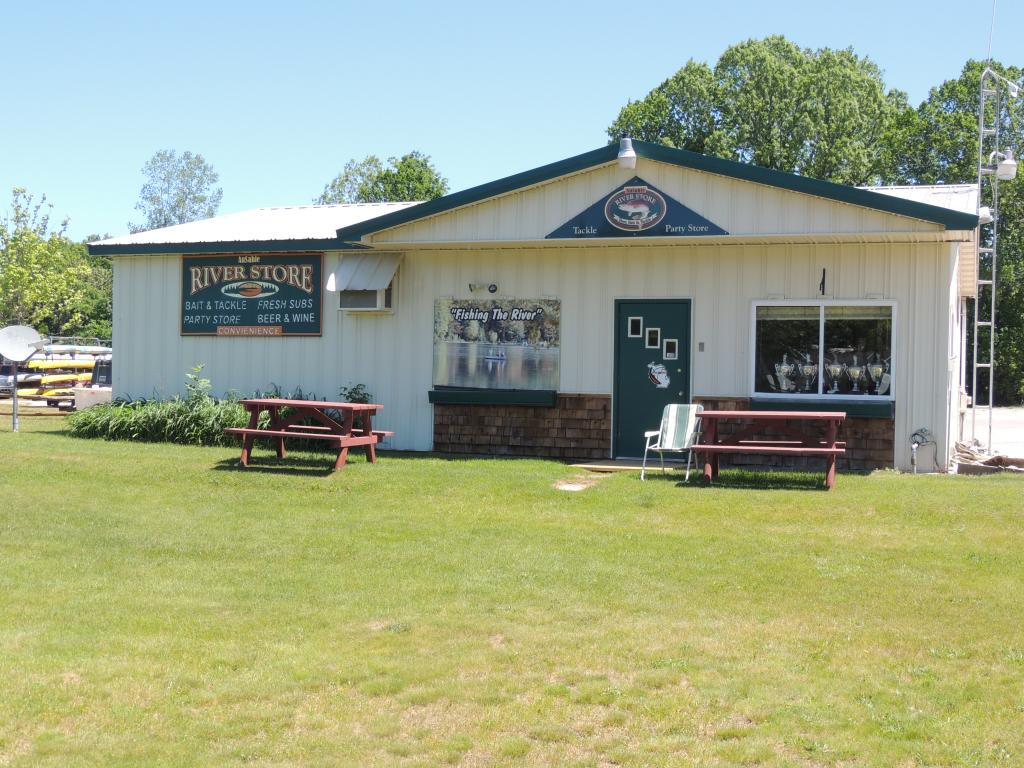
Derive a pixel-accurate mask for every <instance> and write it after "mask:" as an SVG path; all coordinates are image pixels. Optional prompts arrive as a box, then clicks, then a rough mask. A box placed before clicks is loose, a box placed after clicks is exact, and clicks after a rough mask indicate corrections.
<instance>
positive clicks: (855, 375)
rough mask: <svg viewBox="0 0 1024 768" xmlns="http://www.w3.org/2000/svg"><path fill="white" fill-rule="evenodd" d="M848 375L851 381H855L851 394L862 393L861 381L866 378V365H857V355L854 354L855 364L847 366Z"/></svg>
mask: <svg viewBox="0 0 1024 768" xmlns="http://www.w3.org/2000/svg"><path fill="white" fill-rule="evenodd" d="M846 375H847V376H849V377H850V381H852V382H853V389H851V390H850V393H851V394H858V395H859V394H860V382H861V379H863V378H864V366H863V365H857V356H856V355H854V356H853V365H848V366H846Z"/></svg>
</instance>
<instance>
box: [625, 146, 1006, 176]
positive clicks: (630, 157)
mask: <svg viewBox="0 0 1024 768" xmlns="http://www.w3.org/2000/svg"><path fill="white" fill-rule="evenodd" d="M619 168H627V169H628V168H636V152H634V151H633V140H632V139H626V138H623V139H619ZM1000 178H1002V177H1000Z"/></svg>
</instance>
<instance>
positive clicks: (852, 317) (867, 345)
mask: <svg viewBox="0 0 1024 768" xmlns="http://www.w3.org/2000/svg"><path fill="white" fill-rule="evenodd" d="M892 376H893V371H892V307H891V306H888V305H866V306H837V305H832V304H828V305H824V304H807V305H764V306H759V307H756V309H755V359H754V392H755V393H763V394H771V395H826V396H827V395H834V396H841V397H876V396H877V397H892Z"/></svg>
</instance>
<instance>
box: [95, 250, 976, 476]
mask: <svg viewBox="0 0 1024 768" xmlns="http://www.w3.org/2000/svg"><path fill="white" fill-rule="evenodd" d="M952 249H953V247H952V246H950V245H948V244H928V245H907V244H900V245H866V244H865V245H819V246H804V245H736V246H715V247H686V248H673V247H670V246H658V247H638V248H630V247H617V248H565V249H558V250H553V249H542V248H541V249H522V250H500V251H498V250H486V249H485V250H440V249H438V250H429V251H411V252H408V253H407V254H406V255H405V258H404V259H403V262H402V265H401V267H400V269H399V272H398V278H397V280H398V282H397V288H396V307H395V311H394V313H393V314H379V315H378V314H372V313H346V312H341V311H338V310H337V309H336V306H337V303H336V302H337V294H334V293H327V292H325V293H324V321H323V336H322V337H321V338H287V337H286V338H276V339H270V338H255V339H249V338H230V339H226V338H216V337H182V336H180V317H179V305H180V291H181V288H180V281H181V260H180V257H178V256H152V257H116V258H115V259H114V310H115V319H114V334H115V343H116V345H117V362H116V365H115V366H114V388H115V392H116V393H117V394H128V395H131V396H133V397H139V396H143V397H150V396H153V395H157V396H168V395H171V394H174V393H179V392H182V391H183V390H184V382H185V378H184V377H185V373H186V371H187V370H188V369H189V368H190V367H191V366H193V365H195V364H198V363H204V364H205V365H206V368H205V375H206V376H207V377H208V378H210V379H211V380H212V382H213V384H214V387H215V390H216V391H217V392H225V391H227V390H230V389H234V390H237V391H239V392H243V393H249V392H252V391H254V390H256V389H262V390H265V389H267V388H269V387H270V386H271V385H272V384H277V385H280V386H281V387H282V388H284V389H285V390H291V389H293V388H295V387H297V386H301V387H302V388H303V390H305V391H306V392H314V393H316V394H317V395H318V396H320V397H328V398H331V397H335V396H336V395H337V393H338V388H339V387H340V386H343V385H344V386H349V385H352V384H356V383H363V384H365V385H366V386H367V387H368V388H369V389H370V391H371V392H372V393H373V395H374V397H375V399H377V400H379V401H380V402H382V403H383V404H384V405H385V409H384V411H383V412H382V414H381V418H380V421H379V423H380V426H381V427H382V428H385V429H391V430H394V431H395V432H396V435H395V437H394V438H393V440H392V441H391V443H390V446H391V447H394V448H401V449H411V450H428V449H430V448H431V446H432V440H433V420H432V411H431V406H430V404H429V403H428V401H427V392H428V390H429V389H430V387H431V382H432V377H433V371H432V363H433V354H432V344H433V311H434V301H435V299H437V298H440V297H445V296H456V297H462V298H465V297H469V296H470V295H471V294H470V293H469V288H468V286H469V283H471V282H472V283H476V282H486V283H489V282H495V283H497V284H498V285H499V288H500V290H499V293H498V296H507V297H522V298H530V297H542V296H554V297H558V298H559V299H560V300H561V302H562V358H561V383H560V389H561V391H564V392H581V393H603V394H611V391H612V378H613V376H612V373H613V351H614V344H613V322H614V318H613V313H614V300H615V299H616V298H636V297H646V298H673V297H678V298H692V299H693V305H692V306H693V339H692V341H693V362H694V366H693V380H692V391H693V392H694V393H695V394H698V395H721V396H737V397H745V396H747V395H749V384H750V374H749V370H750V366H751V364H752V363H751V360H750V354H749V350H750V312H751V304H752V302H753V301H755V300H758V299H766V298H770V297H772V296H777V295H778V294H780V293H781V294H785V295H786V296H787V297H790V298H797V299H799V298H806V299H809V300H815V299H819V298H821V297H820V293H819V291H818V282H819V281H820V276H821V265H822V264H826V265H828V266H827V267H826V268H827V269H828V270H829V282H830V285H831V290H830V291H829V293H830V294H831V296H832V298H834V299H844V298H846V299H864V298H865V294H880V295H881V296H882V297H883V298H885V299H887V300H893V301H895V302H896V318H895V327H896V339H895V349H894V355H895V367H896V392H895V394H896V412H897V416H896V425H895V426H896V460H897V464H898V465H899V466H904V467H905V466H907V465H908V463H909V444H908V443H907V439H908V438H909V435H910V433H911V432H912V431H913V430H914V429H916V428H918V427H921V426H927V427H928V428H929V429H931V430H932V431H933V433H934V434H935V435H936V439H937V440H938V441H939V443H940V446H941V445H944V444H945V441H947V440H948V439H949V436H948V435H947V434H946V433H945V429H944V424H945V422H946V414H947V410H948V409H949V408H950V407H951V406H950V405H949V404H948V403H947V401H946V382H945V371H946V369H947V367H948V363H949V352H948V350H949V348H950V347H949V345H950V340H949V335H950V333H951V331H950V323H949V320H948V312H949V307H948V304H949V301H950V296H951V295H955V288H956V286H955V282H956V273H955V258H954V257H952V256H951V255H950V254H951V251H952ZM336 262H337V255H336V254H327V256H326V257H325V264H324V267H325V272H327V271H330V270H332V269H333V268H334V267H335V266H336ZM489 295H490V294H484V296H489ZM699 342H704V343H705V350H704V351H703V352H700V351H698V350H697V345H698V343H699ZM929 460H930V459H929Z"/></svg>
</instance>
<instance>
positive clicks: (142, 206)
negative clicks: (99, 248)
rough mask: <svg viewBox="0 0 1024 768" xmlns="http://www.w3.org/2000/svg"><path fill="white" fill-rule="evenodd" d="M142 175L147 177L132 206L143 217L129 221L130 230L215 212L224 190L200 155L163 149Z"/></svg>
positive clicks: (187, 220) (206, 216)
mask: <svg viewBox="0 0 1024 768" xmlns="http://www.w3.org/2000/svg"><path fill="white" fill-rule="evenodd" d="M142 175H143V176H144V177H145V178H146V181H145V183H144V184H143V185H142V189H141V190H140V191H139V202H138V203H137V204H136V205H135V208H136V210H139V211H141V212H142V214H143V215H144V216H145V217H146V220H145V222H144V223H143V224H132V223H129V224H128V229H129V230H130V231H132V232H145V231H147V230H150V229H158V228H160V227H170V226H173V225H175V224H185V223H186V222H189V221H196V220H197V219H208V218H210V217H212V216H216V215H217V209H218V208H219V207H220V201H221V198H222V197H223V196H224V190H223V189H221V188H220V187H215V186H214V185H215V184H216V183H217V181H218V180H219V179H220V176H219V174H218V173H217V172H216V171H215V170H213V167H212V166H211V165H210V164H209V163H207V162H206V160H204V159H203V156H202V155H198V154H196V155H194V154H192V153H191V152H182V153H181V155H179V154H178V153H177V152H175V151H174V150H173V149H163V150H160V151H159V152H157V153H156V154H154V155H153V157H151V158H150V159H149V161H148V162H147V163H146V164H145V165H144V166H142Z"/></svg>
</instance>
